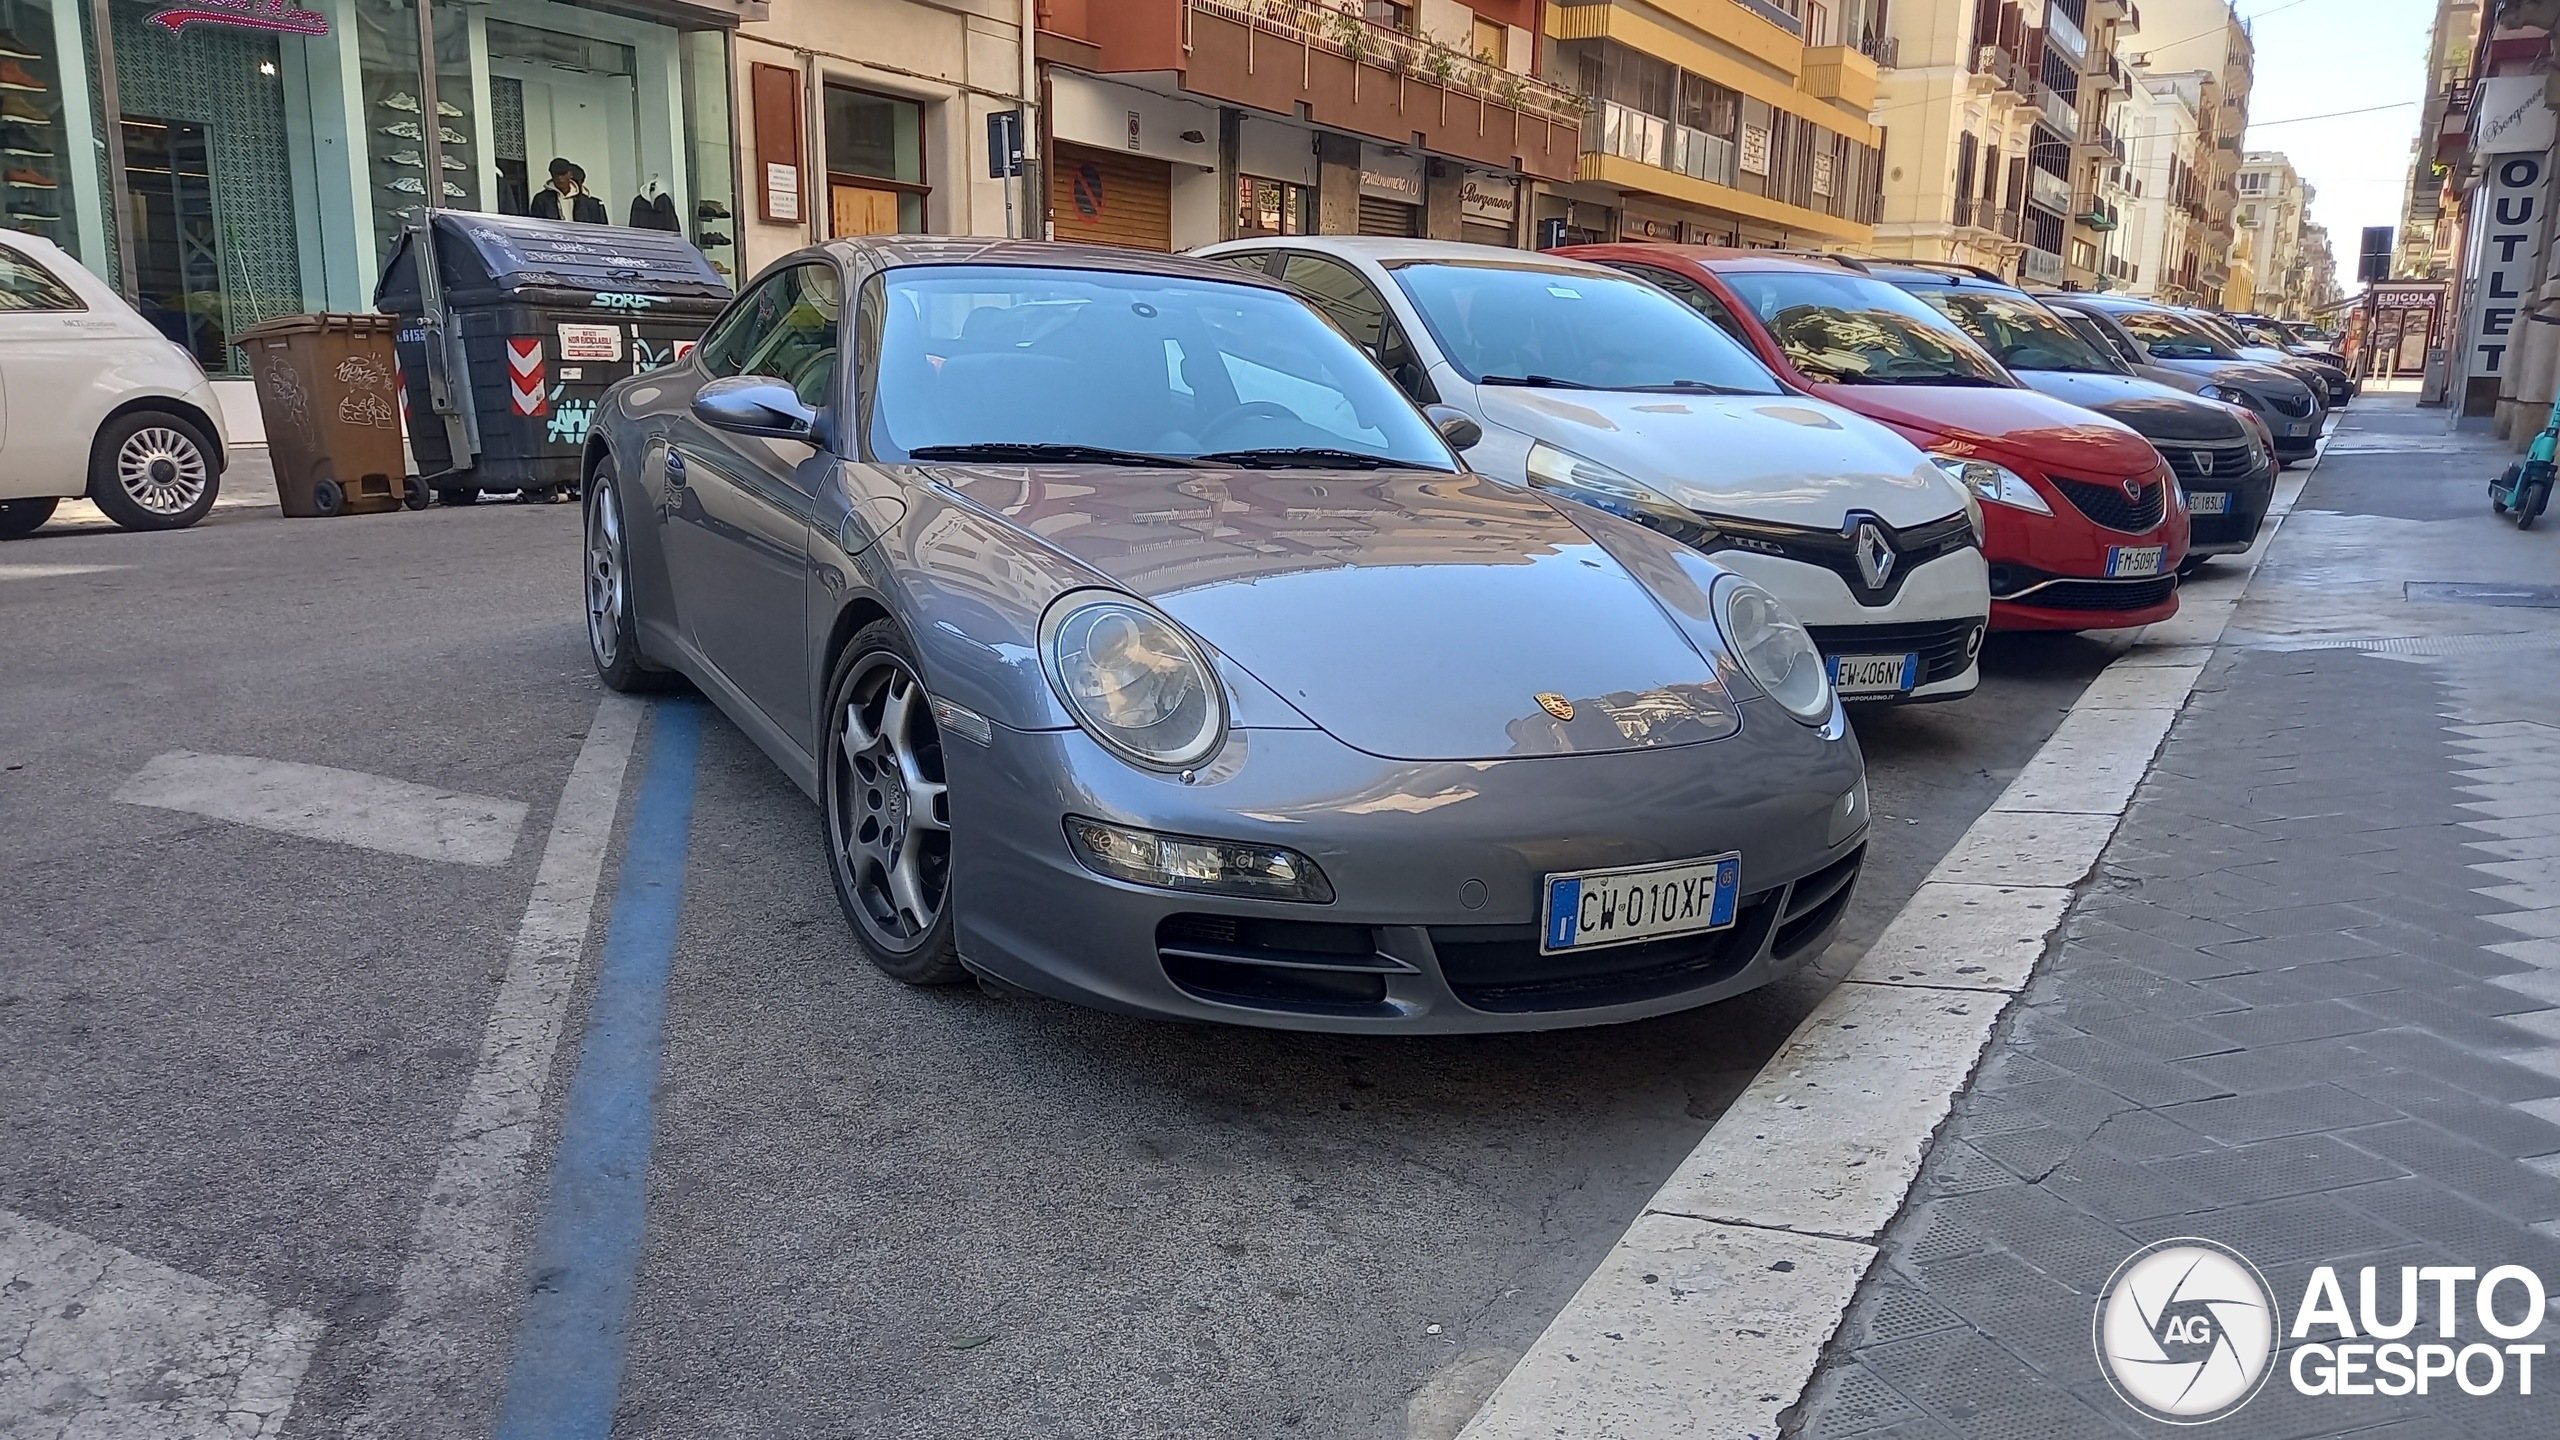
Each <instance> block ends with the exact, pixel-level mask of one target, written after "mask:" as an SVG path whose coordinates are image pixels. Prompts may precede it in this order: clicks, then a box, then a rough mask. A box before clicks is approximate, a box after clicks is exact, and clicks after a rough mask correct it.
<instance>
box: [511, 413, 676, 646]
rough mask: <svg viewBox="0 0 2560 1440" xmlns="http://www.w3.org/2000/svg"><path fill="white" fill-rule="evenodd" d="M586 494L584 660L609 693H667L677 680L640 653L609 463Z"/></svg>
mask: <svg viewBox="0 0 2560 1440" xmlns="http://www.w3.org/2000/svg"><path fill="white" fill-rule="evenodd" d="M473 493H475V494H477V493H478V492H476V491H475V492H473ZM587 494H588V497H589V498H588V501H587V508H586V517H585V523H584V524H583V525H582V527H581V532H582V533H583V535H584V536H585V542H584V544H583V545H582V546H581V547H580V550H579V554H580V556H581V557H582V560H583V563H582V565H581V567H580V574H581V577H582V579H581V584H580V586H579V589H580V593H582V594H583V595H584V596H585V597H586V602H587V658H588V659H589V660H592V661H594V662H595V667H596V678H597V679H599V680H602V681H603V682H604V684H605V688H606V689H608V690H619V691H621V692H623V693H624V694H626V695H631V694H646V693H648V692H650V691H654V690H664V689H667V688H668V687H670V686H671V685H673V684H674V683H675V678H676V677H675V676H674V674H673V673H671V672H670V671H668V670H667V669H666V667H664V666H662V665H658V664H656V663H654V662H652V661H651V660H650V659H649V657H648V655H647V653H646V652H644V651H643V650H642V649H641V648H640V620H639V616H638V613H637V611H636V610H635V609H634V608H633V605H632V600H631V544H630V540H629V537H628V535H627V533H626V532H625V531H624V530H623V528H622V525H623V521H622V492H621V491H620V490H619V489H617V488H615V486H614V483H613V461H611V460H610V459H608V460H606V461H605V462H604V463H603V464H602V465H600V466H599V467H597V470H596V479H595V483H594V484H592V485H590V486H588V487H587Z"/></svg>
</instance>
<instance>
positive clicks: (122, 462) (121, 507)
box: [89, 410, 222, 530]
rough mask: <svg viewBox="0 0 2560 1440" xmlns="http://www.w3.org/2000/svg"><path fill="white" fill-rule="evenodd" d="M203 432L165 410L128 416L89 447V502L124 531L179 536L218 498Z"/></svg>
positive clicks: (218, 472)
mask: <svg viewBox="0 0 2560 1440" xmlns="http://www.w3.org/2000/svg"><path fill="white" fill-rule="evenodd" d="M215 456H216V451H215V450H214V446H213V440H212V438H211V437H210V436H208V435H206V434H205V432H204V427H203V426H201V425H198V424H197V423H196V422H195V421H193V420H190V419H188V418H187V417H185V416H184V415H179V414H174V413H172V412H170V411H167V410H128V411H126V412H125V413H124V414H122V415H118V416H116V417H115V418H114V419H112V420H109V421H108V422H107V423H106V424H104V425H101V426H99V427H98V438H97V439H95V440H93V441H91V442H90V445H89V498H90V499H91V500H94V501H96V502H97V505H98V508H99V509H100V510H103V511H105V512H106V515H107V518H108V519H110V520H113V521H114V522H116V524H117V525H118V526H119V527H121V528H123V529H126V530H184V529H185V528H187V527H188V526H190V525H193V524H194V523H196V522H197V521H199V520H201V519H203V518H204V517H205V512H207V511H209V510H211V509H212V508H213V501H214V497H215V496H217V495H219V494H221V493H222V462H221V461H220V460H218V459H216V458H215Z"/></svg>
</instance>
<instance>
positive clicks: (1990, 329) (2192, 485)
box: [1868, 260, 2276, 569]
mask: <svg viewBox="0 0 2560 1440" xmlns="http://www.w3.org/2000/svg"><path fill="white" fill-rule="evenodd" d="M1868 268H1869V269H1870V270H1872V271H1874V272H1875V275H1876V278H1877V279H1880V280H1887V281H1890V282H1892V283H1893V284H1895V285H1899V286H1901V287H1902V288H1903V289H1905V290H1908V291H1910V292H1911V293H1912V294H1914V295H1916V296H1918V297H1920V299H1921V300H1923V301H1925V302H1927V304H1928V305H1929V306H1930V308H1932V309H1934V310H1936V311H1938V312H1939V313H1940V314H1943V315H1945V316H1946V317H1947V318H1948V319H1950V320H1953V321H1954V322H1956V323H1957V324H1958V325H1961V326H1963V327H1964V330H1965V333H1966V334H1968V335H1971V336H1972V337H1973V338H1974V339H1976V340H1978V341H1980V342H1982V345H1983V348H1985V349H1987V350H1989V351H1990V352H1991V353H1992V354H1993V355H1996V356H1998V357H1999V359H2000V363H2001V364H2002V365H2005V366H2007V367H2008V369H2009V372H2010V373H2011V374H2013V375H2016V376H2017V377H2018V378H2019V379H2021V380H2023V381H2025V382H2026V383H2027V384H2029V385H2030V386H2033V387H2034V388H2036V389H2038V390H2041V391H2043V392H2044V393H2045V394H2047V395H2050V396H2052V397H2053V398H2055V399H2057V400H2067V401H2069V402H2071V403H2072V404H2074V405H2077V406H2079V407H2081V408H2082V409H2084V410H2095V411H2097V412H2098V413H2099V414H2101V415H2104V416H2106V417H2108V418H2109V419H2112V420H2119V421H2122V422H2123V423H2124V424H2126V425H2128V426H2130V427H2132V429H2133V430H2134V431H2135V433H2137V434H2139V435H2141V436H2142V438H2143V439H2145V440H2148V441H2150V442H2151V448H2153V449H2155V450H2157V451H2159V452H2160V458H2161V459H2163V460H2166V461H2168V462H2169V469H2170V470H2171V471H2172V472H2173V473H2175V474H2176V475H2177V477H2178V488H2179V490H2180V491H2182V492H2183V493H2184V494H2185V496H2186V500H2187V523H2188V528H2189V536H2190V538H2189V540H2188V542H2187V565H2188V567H2189V568H2190V569H2192V568H2193V567H2195V566H2199V565H2201V564H2203V563H2204V561H2205V560H2206V559H2208V558H2210V557H2212V556H2215V555H2232V554H2237V553H2239V552H2240V551H2243V550H2246V549H2248V548H2249V546H2250V545H2251V544H2252V543H2254V542H2255V541H2256V540H2257V538H2258V526H2259V525H2260V524H2261V523H2262V522H2264V521H2265V519H2266V516H2267V507H2268V505H2269V503H2270V502H2271V501H2272V500H2273V499H2274V496H2275V488H2276V466H2275V457H2274V455H2272V454H2271V453H2269V451H2268V450H2267V447H2266V446H2265V445H2264V444H2262V443H2260V441H2259V439H2258V430H2257V429H2256V428H2255V426H2254V425H2253V424H2252V422H2251V420H2250V418H2249V416H2248V414H2247V413H2246V412H2244V411H2243V410H2241V409H2239V408H2238V407H2235V406H2232V405H2228V404H2224V403H2221V402H2218V401H2213V400H2207V399H2204V398H2203V397H2201V396H2198V395H2194V394H2191V393H2189V392H2187V391H2184V390H2180V389H2174V388H2172V387H2170V386H2166V385H2162V384H2160V383H2158V382H2157V381H2152V380H2145V379H2143V378H2141V377H2140V376H2137V375H2135V374H2134V373H2133V371H2132V370H2131V369H2130V368H2129V367H2127V366H2126V365H2125V364H2124V363H2123V362H2122V361H2119V360H2118V359H2116V357H2115V356H2114V355H2113V354H2112V353H2111V352H2109V351H2108V350H2106V349H2104V348H2102V347H2100V346H2098V345H2095V344H2092V343H2091V342H2090V341H2089V340H2088V339H2087V338H2086V337H2085V336H2083V335H2082V334H2080V333H2079V332H2078V331H2076V330H2074V329H2072V328H2071V326H2070V325H2068V324H2067V323H2065V322H2064V320H2063V319H2062V317H2061V316H2059V315H2057V314H2055V313H2054V312H2053V311H2052V310H2050V309H2047V308H2046V307H2044V306H2042V305H2039V304H2037V303H2036V299H2035V297H2034V296H2032V295H2029V294H2027V293H2026V292H2025V291H2023V290H2020V289H2018V288H2017V287H2015V286H2013V285H2011V284H2009V283H2008V282H2007V281H2005V280H2002V279H2000V278H1999V277H1998V276H1996V275H1992V274H1990V273H1989V272H1987V271H1982V270H1976V269H1974V268H1973V267H1971V266H1966V265H1940V264H1929V263H1920V262H1911V261H1893V260H1877V261H1870V262H1868Z"/></svg>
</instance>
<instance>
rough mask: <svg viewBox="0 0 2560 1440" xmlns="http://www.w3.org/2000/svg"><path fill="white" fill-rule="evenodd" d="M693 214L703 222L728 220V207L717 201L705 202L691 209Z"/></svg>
mask: <svg viewBox="0 0 2560 1440" xmlns="http://www.w3.org/2000/svg"><path fill="white" fill-rule="evenodd" d="M693 213H694V215H695V216H696V217H697V218H699V219H703V220H726V219H728V218H729V207H728V206H726V205H723V204H721V203H720V202H719V201H717V200H705V201H703V202H702V203H701V204H699V205H696V206H694V207H693Z"/></svg>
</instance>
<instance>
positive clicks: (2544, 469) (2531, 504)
mask: <svg viewBox="0 0 2560 1440" xmlns="http://www.w3.org/2000/svg"><path fill="white" fill-rule="evenodd" d="M2555 457H2560V402H2555V403H2554V404H2553V405H2552V407H2551V418H2550V419H2548V420H2546V421H2544V422H2543V426H2542V433H2541V434H2539V435H2536V436H2534V437H2533V448H2531V449H2529V450H2527V451H2525V452H2524V458H2523V459H2522V460H2519V461H2517V462H2516V463H2514V464H2513V465H2510V466H2508V467H2507V473H2505V474H2504V475H2501V476H2499V477H2498V478H2497V479H2495V480H2493V481H2491V482H2490V483H2489V508H2490V509H2492V510H2495V511H2497V512H2498V513H2499V514H2501V515H2512V516H2514V517H2515V518H2516V528H2517V529H2519V530H2530V529H2532V528H2533V522H2534V521H2535V520H2536V519H2537V518H2539V517H2540V516H2541V514H2542V507H2544V506H2545V505H2548V504H2550V503H2551V481H2552V477H2553V475H2554V474H2555V473H2560V465H2555V463H2554V460H2555Z"/></svg>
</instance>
